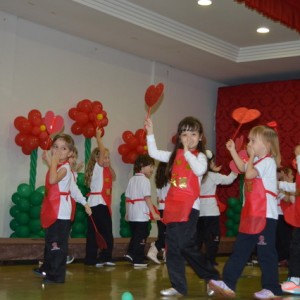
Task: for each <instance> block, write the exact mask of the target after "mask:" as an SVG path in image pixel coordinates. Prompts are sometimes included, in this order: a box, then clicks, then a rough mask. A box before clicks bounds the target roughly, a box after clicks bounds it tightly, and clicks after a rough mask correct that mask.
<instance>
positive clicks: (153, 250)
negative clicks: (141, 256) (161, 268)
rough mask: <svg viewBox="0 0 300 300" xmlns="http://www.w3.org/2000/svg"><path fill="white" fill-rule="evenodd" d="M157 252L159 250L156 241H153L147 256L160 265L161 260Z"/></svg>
mask: <svg viewBox="0 0 300 300" xmlns="http://www.w3.org/2000/svg"><path fill="white" fill-rule="evenodd" d="M157 253H158V250H157V248H156V246H155V243H154V242H153V243H151V247H150V248H149V251H148V253H147V257H148V258H149V259H151V260H152V261H153V262H155V263H156V264H158V265H160V261H159V260H158V258H157Z"/></svg>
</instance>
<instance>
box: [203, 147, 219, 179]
mask: <svg viewBox="0 0 300 300" xmlns="http://www.w3.org/2000/svg"><path fill="white" fill-rule="evenodd" d="M208 151H209V152H210V157H209V156H208V154H207V152H208ZM206 157H207V170H206V172H205V174H204V175H203V177H202V182H204V181H205V180H206V178H207V175H208V172H216V171H214V170H212V169H211V167H210V164H211V162H212V161H215V159H216V156H215V155H214V153H213V152H212V151H210V150H206Z"/></svg>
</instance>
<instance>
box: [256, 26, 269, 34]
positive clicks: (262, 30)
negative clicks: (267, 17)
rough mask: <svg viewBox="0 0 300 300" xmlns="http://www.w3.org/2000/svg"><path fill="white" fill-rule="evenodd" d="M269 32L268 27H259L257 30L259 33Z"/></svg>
mask: <svg viewBox="0 0 300 300" xmlns="http://www.w3.org/2000/svg"><path fill="white" fill-rule="evenodd" d="M269 31H270V29H269V28H267V27H259V28H257V29H256V32H258V33H268V32H269Z"/></svg>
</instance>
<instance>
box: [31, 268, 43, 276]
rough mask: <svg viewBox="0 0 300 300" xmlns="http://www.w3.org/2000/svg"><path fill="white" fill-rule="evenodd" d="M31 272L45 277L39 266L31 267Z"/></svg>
mask: <svg viewBox="0 0 300 300" xmlns="http://www.w3.org/2000/svg"><path fill="white" fill-rule="evenodd" d="M32 272H33V273H34V274H35V275H37V276H39V277H45V276H46V272H44V271H43V270H41V269H40V268H34V269H32Z"/></svg>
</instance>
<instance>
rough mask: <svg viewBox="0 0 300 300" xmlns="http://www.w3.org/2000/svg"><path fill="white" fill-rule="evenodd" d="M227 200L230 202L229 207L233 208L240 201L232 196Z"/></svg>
mask: <svg viewBox="0 0 300 300" xmlns="http://www.w3.org/2000/svg"><path fill="white" fill-rule="evenodd" d="M227 202H228V205H229V207H232V208H233V207H235V206H236V205H237V204H238V203H239V200H238V199H237V198H233V197H231V198H228V200H227Z"/></svg>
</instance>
